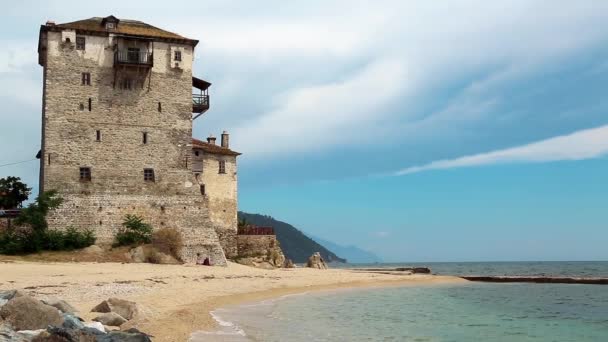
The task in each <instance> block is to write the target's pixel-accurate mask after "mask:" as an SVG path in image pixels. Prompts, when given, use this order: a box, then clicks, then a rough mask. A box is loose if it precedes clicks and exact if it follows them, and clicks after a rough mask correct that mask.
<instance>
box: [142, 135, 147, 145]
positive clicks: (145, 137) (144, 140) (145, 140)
mask: <svg viewBox="0 0 608 342" xmlns="http://www.w3.org/2000/svg"><path fill="white" fill-rule="evenodd" d="M142 142H143V143H144V145H145V144H147V143H148V132H143V134H142Z"/></svg>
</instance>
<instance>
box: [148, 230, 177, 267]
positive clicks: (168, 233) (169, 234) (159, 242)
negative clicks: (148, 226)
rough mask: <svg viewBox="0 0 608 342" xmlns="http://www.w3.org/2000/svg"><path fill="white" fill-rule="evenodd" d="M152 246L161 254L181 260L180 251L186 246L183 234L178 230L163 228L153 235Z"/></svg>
mask: <svg viewBox="0 0 608 342" xmlns="http://www.w3.org/2000/svg"><path fill="white" fill-rule="evenodd" d="M152 246H154V248H156V250H158V251H159V252H162V253H165V254H168V255H171V256H173V257H174V258H176V259H178V260H179V259H180V258H179V254H180V251H181V249H182V247H183V246H184V242H183V240H182V234H180V232H179V231H177V229H173V228H162V229H159V230H157V231H155V232H154V233H153V234H152Z"/></svg>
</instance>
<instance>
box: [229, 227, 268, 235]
mask: <svg viewBox="0 0 608 342" xmlns="http://www.w3.org/2000/svg"><path fill="white" fill-rule="evenodd" d="M237 234H238V235H274V228H272V227H258V226H253V225H249V226H245V227H239V228H238V230H237Z"/></svg>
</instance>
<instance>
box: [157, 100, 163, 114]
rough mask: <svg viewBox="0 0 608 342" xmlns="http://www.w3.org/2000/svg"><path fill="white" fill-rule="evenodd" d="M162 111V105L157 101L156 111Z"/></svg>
mask: <svg viewBox="0 0 608 342" xmlns="http://www.w3.org/2000/svg"><path fill="white" fill-rule="evenodd" d="M162 111H163V106H162V104H161V103H160V102H159V103H158V112H159V113H160V112H162Z"/></svg>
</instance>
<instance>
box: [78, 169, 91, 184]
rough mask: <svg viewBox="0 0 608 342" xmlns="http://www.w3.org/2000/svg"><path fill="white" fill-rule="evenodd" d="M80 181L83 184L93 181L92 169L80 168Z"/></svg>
mask: <svg viewBox="0 0 608 342" xmlns="http://www.w3.org/2000/svg"><path fill="white" fill-rule="evenodd" d="M80 180H81V181H83V182H90V181H91V168H90V167H81V168H80Z"/></svg>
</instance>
